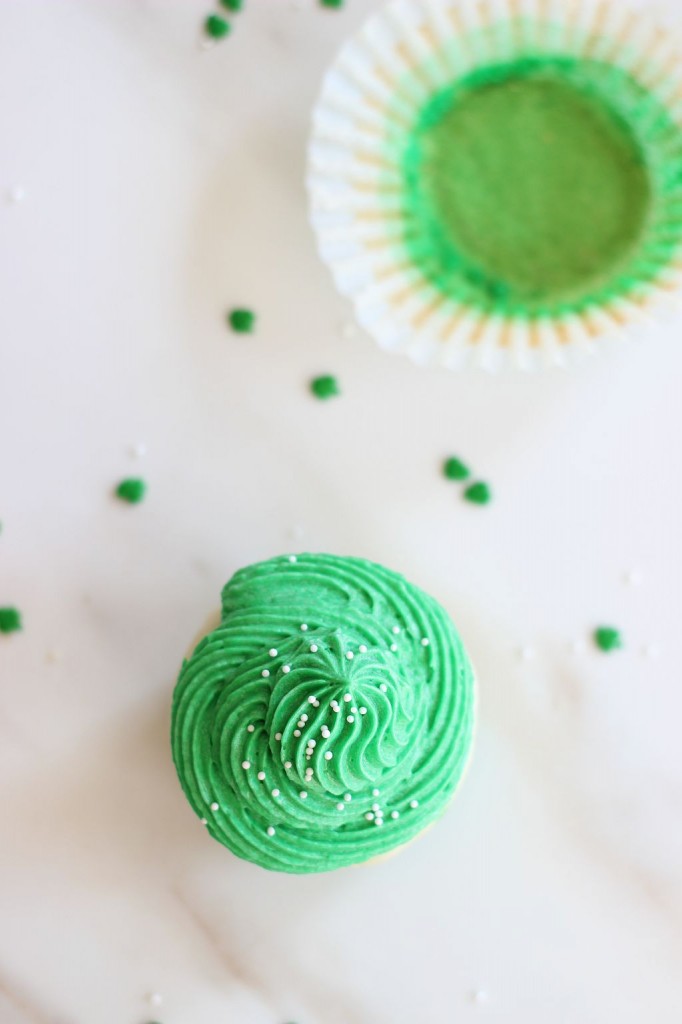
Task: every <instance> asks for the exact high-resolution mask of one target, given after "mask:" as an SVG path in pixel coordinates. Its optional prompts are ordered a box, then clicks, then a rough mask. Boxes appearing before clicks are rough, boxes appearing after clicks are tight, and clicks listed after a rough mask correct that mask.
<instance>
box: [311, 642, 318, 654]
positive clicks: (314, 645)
mask: <svg viewBox="0 0 682 1024" xmlns="http://www.w3.org/2000/svg"><path fill="white" fill-rule="evenodd" d="M310 650H311V651H312V653H313V654H317V644H311V645H310Z"/></svg>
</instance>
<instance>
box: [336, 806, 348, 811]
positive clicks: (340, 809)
mask: <svg viewBox="0 0 682 1024" xmlns="http://www.w3.org/2000/svg"><path fill="white" fill-rule="evenodd" d="M336 809H337V811H345V809H346V805H345V804H337V805H336Z"/></svg>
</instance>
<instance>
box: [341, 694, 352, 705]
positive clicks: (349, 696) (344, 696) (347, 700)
mask: <svg viewBox="0 0 682 1024" xmlns="http://www.w3.org/2000/svg"><path fill="white" fill-rule="evenodd" d="M343 699H344V700H345V702H346V704H348V703H349V702H350V701H352V699H353V697H352V696H351V694H350V693H344V695H343Z"/></svg>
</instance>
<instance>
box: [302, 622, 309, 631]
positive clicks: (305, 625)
mask: <svg viewBox="0 0 682 1024" xmlns="http://www.w3.org/2000/svg"><path fill="white" fill-rule="evenodd" d="M301 632H302V633H307V632H308V624H307V623H306V622H302V623H301Z"/></svg>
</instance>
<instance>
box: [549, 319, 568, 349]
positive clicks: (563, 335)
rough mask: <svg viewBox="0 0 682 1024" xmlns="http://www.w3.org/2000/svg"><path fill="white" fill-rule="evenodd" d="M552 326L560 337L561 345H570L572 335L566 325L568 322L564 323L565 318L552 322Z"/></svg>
mask: <svg viewBox="0 0 682 1024" xmlns="http://www.w3.org/2000/svg"><path fill="white" fill-rule="evenodd" d="M552 328H553V330H554V333H555V334H556V336H557V339H558V341H559V343H560V344H561V345H568V344H570V341H571V337H570V334H569V333H568V327H567V326H566V324H565V323H564V321H563V320H555V321H554V323H553V324H552Z"/></svg>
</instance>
